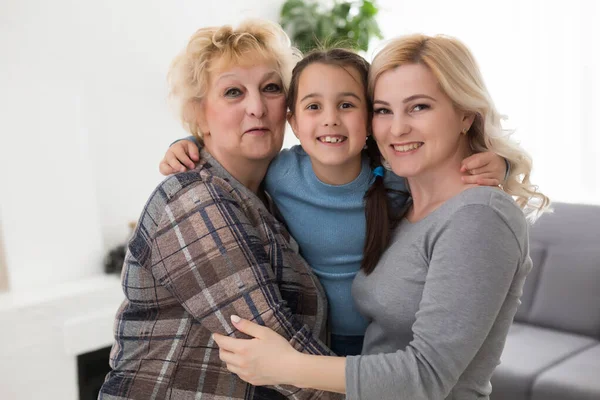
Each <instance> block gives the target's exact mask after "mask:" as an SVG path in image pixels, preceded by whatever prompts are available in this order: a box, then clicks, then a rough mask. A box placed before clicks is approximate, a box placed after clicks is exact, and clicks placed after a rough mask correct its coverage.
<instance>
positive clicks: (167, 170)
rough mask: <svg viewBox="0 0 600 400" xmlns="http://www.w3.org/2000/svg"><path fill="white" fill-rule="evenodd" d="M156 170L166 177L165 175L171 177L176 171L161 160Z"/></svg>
mask: <svg viewBox="0 0 600 400" xmlns="http://www.w3.org/2000/svg"><path fill="white" fill-rule="evenodd" d="M158 170H159V171H160V173H161V174H163V175H165V176H167V175H172V174H174V173H176V172H178V171H176V170H174V169H173V168H171V166H170V165H169V164H168V163H167V162H166V161H165V160H162V161H161V162H160V164H159V165H158Z"/></svg>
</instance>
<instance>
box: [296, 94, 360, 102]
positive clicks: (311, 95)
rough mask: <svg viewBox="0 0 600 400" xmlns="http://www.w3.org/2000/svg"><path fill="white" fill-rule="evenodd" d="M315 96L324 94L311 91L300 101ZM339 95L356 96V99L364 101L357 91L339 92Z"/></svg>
mask: <svg viewBox="0 0 600 400" xmlns="http://www.w3.org/2000/svg"><path fill="white" fill-rule="evenodd" d="M314 97H322V95H321V94H319V93H309V94H307V95H306V96H304V97H303V98H302V99H301V100H300V102H303V101H304V100H306V99H310V98H314ZM338 97H354V98H355V99H356V100H358V101H362V100H361V99H360V97H359V96H358V95H357V94H356V93H353V92H342V93H339V94H338Z"/></svg>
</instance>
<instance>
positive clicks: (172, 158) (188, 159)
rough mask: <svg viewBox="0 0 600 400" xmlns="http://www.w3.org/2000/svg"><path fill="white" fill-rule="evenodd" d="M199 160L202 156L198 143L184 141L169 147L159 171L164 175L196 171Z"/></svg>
mask: <svg viewBox="0 0 600 400" xmlns="http://www.w3.org/2000/svg"><path fill="white" fill-rule="evenodd" d="M199 160H200V154H199V153H198V147H197V146H196V143H194V142H192V141H189V140H185V139H183V140H179V141H177V142H175V143H173V144H172V145H171V147H169V149H168V150H167V152H166V153H165V157H164V158H163V159H162V161H161V162H160V164H159V166H158V170H159V171H160V173H161V174H163V175H171V174H174V173H176V172H185V171H187V170H188V169H194V168H195V167H196V162H198V161H199Z"/></svg>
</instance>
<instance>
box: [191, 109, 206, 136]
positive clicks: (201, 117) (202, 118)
mask: <svg viewBox="0 0 600 400" xmlns="http://www.w3.org/2000/svg"><path fill="white" fill-rule="evenodd" d="M192 112H193V113H194V120H195V121H196V125H198V128H199V129H200V132H202V135H204V136H207V135H210V129H209V128H208V122H207V121H206V110H205V103H204V101H202V100H198V101H194V102H193V103H192Z"/></svg>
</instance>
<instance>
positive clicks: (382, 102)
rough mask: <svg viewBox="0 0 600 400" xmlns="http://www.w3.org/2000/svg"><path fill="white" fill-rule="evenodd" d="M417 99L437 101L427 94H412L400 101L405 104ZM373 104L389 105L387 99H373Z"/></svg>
mask: <svg viewBox="0 0 600 400" xmlns="http://www.w3.org/2000/svg"><path fill="white" fill-rule="evenodd" d="M417 99H429V100H432V101H437V100H436V99H434V98H433V97H431V96H427V95H426V94H413V95H412V96H409V97H407V98H405V99H404V100H402V103H404V104H406V103H408V102H410V101H413V100H417ZM375 104H381V105H384V106H389V105H390V103H388V102H387V101H383V100H375V101H373V105H375Z"/></svg>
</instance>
